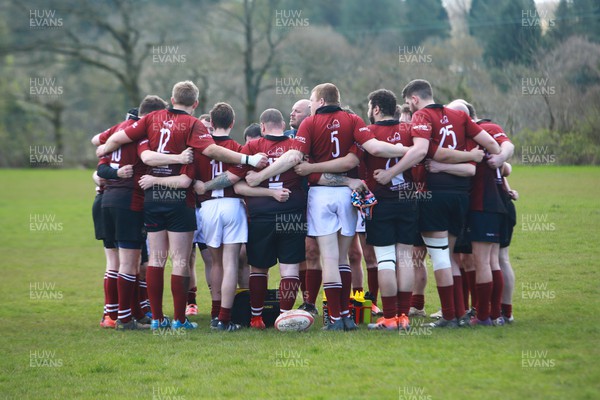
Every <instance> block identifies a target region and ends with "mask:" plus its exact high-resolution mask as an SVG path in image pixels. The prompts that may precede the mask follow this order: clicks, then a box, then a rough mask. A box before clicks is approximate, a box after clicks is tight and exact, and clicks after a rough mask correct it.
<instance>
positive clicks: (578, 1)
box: [548, 0, 600, 45]
mask: <svg viewBox="0 0 600 400" xmlns="http://www.w3.org/2000/svg"><path fill="white" fill-rule="evenodd" d="M553 22H554V26H553V27H551V28H550V31H549V33H548V39H549V42H550V44H551V45H557V44H559V43H561V42H563V41H564V40H566V39H568V38H569V37H571V36H574V35H578V36H584V37H587V38H588V39H589V40H591V41H594V42H600V4H598V2H597V1H590V0H561V1H560V3H559V4H558V7H557V9H556V12H555V17H554V21H553Z"/></svg>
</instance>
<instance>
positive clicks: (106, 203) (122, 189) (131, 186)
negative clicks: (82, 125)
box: [99, 119, 145, 211]
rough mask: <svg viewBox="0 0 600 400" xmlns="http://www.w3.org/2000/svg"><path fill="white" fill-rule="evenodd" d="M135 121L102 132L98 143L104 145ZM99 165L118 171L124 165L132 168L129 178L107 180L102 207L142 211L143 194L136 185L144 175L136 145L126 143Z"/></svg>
mask: <svg viewBox="0 0 600 400" xmlns="http://www.w3.org/2000/svg"><path fill="white" fill-rule="evenodd" d="M135 122H136V121H135V120H133V119H128V120H126V121H123V122H121V123H120V124H117V125H115V126H113V127H112V128H109V129H107V130H105V131H104V132H102V133H101V134H100V137H99V139H100V143H101V144H104V143H106V141H107V140H108V138H109V137H111V136H112V135H113V134H114V133H115V132H117V131H119V130H121V129H125V128H127V127H129V126H131V125H133V124H134V123H135ZM100 164H106V165H108V166H110V167H111V168H113V169H115V170H118V169H119V168H121V167H123V166H125V165H132V166H133V176H132V177H131V178H120V179H107V180H106V187H105V189H104V190H105V192H104V196H103V197H102V207H117V208H125V209H129V210H132V211H142V210H143V209H144V194H143V191H142V189H141V188H140V185H139V183H138V181H139V179H140V177H141V176H142V175H143V174H144V171H145V165H144V164H143V163H142V160H141V159H140V158H139V157H138V154H137V143H127V144H125V145H123V146H121V147H120V148H118V149H117V150H115V151H113V152H112V153H110V154H107V155H106V156H104V157H102V158H101V159H100V162H99V165H100Z"/></svg>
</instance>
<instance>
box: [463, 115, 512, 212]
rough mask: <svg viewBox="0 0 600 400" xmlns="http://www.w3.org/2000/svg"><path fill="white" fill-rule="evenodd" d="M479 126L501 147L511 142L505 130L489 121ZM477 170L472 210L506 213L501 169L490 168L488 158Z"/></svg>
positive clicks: (472, 196)
mask: <svg viewBox="0 0 600 400" xmlns="http://www.w3.org/2000/svg"><path fill="white" fill-rule="evenodd" d="M477 124H478V125H479V126H480V127H481V129H484V130H485V131H486V132H487V133H489V134H490V135H492V137H493V138H494V140H495V141H496V142H497V143H498V144H499V145H502V143H504V142H510V139H509V138H508V136H506V134H505V133H504V129H502V128H501V127H500V126H499V125H496V124H494V123H492V122H491V121H490V120H489V119H482V120H480V121H478V122H477ZM486 155H487V152H486ZM476 168H477V169H476V171H475V176H474V177H473V180H472V183H471V184H472V186H471V198H470V209H471V210H473V211H486V212H494V213H504V212H506V208H505V207H504V202H503V201H502V198H501V193H500V192H501V191H502V190H503V189H502V175H501V174H500V171H499V169H497V168H495V169H492V168H490V167H489V166H488V165H487V163H486V158H484V159H483V160H482V161H481V162H480V163H478V164H477V167H476Z"/></svg>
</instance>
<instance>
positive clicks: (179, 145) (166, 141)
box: [125, 108, 215, 176]
mask: <svg viewBox="0 0 600 400" xmlns="http://www.w3.org/2000/svg"><path fill="white" fill-rule="evenodd" d="M125 133H126V134H127V136H128V137H129V138H130V139H132V140H134V141H138V140H143V139H148V148H149V149H150V150H152V151H156V152H158V153H163V154H180V153H181V152H182V151H184V150H185V149H186V148H187V147H193V148H194V149H197V150H199V151H200V152H202V151H204V150H205V149H206V148H207V147H208V146H209V145H211V144H214V143H215V142H214V140H213V139H212V136H210V134H209V133H208V131H207V130H206V127H205V126H204V124H203V123H202V122H200V120H198V119H197V118H196V117H194V116H191V115H189V114H188V113H186V112H185V111H182V110H175V109H172V108H170V109H168V110H159V111H154V112H152V113H150V114H148V115H146V116H145V117H143V118H142V119H140V120H139V121H137V122H135V123H134V124H133V125H131V126H130V127H128V128H127V129H125ZM181 167H182V165H181V164H170V165H163V166H158V167H149V168H148V174H150V175H153V176H177V175H181V172H180V169H181Z"/></svg>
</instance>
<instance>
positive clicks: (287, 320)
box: [275, 310, 315, 332]
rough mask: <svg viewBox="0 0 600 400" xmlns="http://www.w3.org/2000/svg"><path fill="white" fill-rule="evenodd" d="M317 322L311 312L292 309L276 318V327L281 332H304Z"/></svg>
mask: <svg viewBox="0 0 600 400" xmlns="http://www.w3.org/2000/svg"><path fill="white" fill-rule="evenodd" d="M314 322H315V318H314V317H313V316H312V314H311V313H309V312H307V311H304V310H290V311H286V312H284V313H283V314H280V315H279V317H277V319H276V320H275V329H277V330H278V331H280V332H291V331H296V332H302V331H306V330H308V329H310V327H311V326H312V324H313V323H314Z"/></svg>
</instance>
